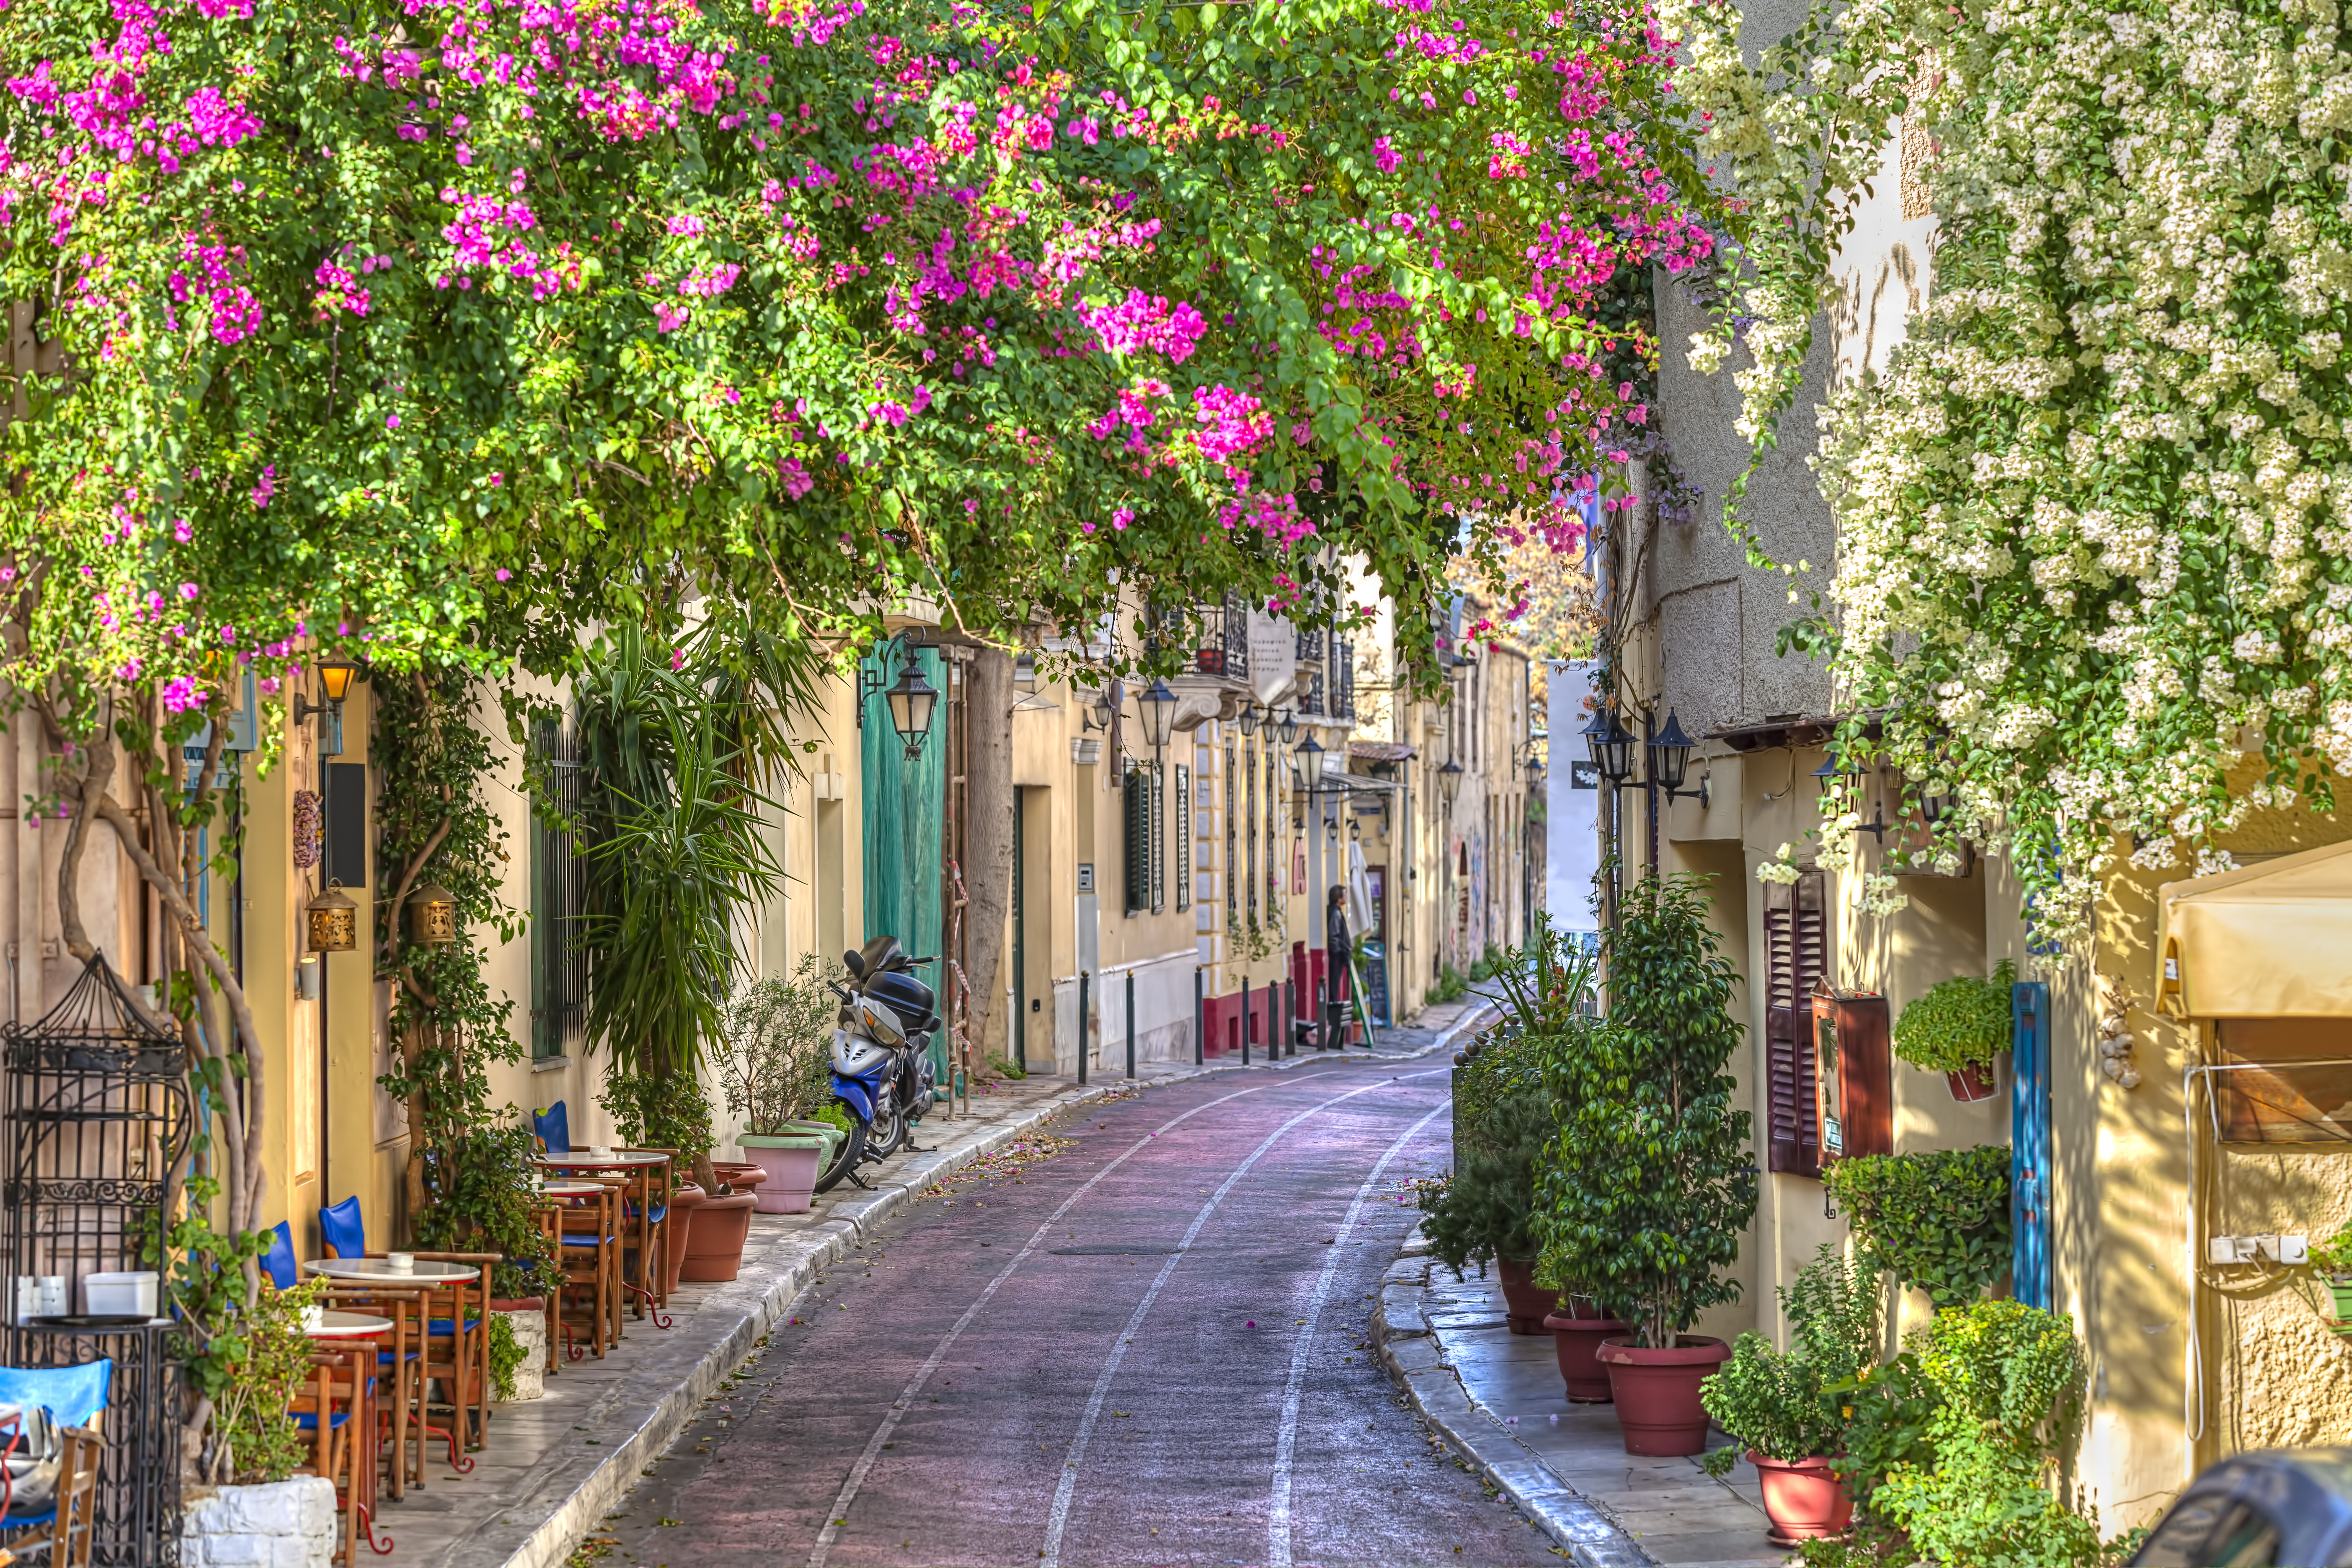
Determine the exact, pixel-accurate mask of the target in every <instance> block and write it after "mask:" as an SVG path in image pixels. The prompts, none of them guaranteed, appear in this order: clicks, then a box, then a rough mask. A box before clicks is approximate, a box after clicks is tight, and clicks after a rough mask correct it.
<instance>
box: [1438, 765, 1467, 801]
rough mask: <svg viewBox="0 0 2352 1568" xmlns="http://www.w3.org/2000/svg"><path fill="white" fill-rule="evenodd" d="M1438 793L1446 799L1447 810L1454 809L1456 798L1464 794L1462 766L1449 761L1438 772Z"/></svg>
mask: <svg viewBox="0 0 2352 1568" xmlns="http://www.w3.org/2000/svg"><path fill="white" fill-rule="evenodd" d="M1437 788H1438V793H1440V794H1441V795H1444V797H1445V809H1446V810H1448V811H1452V810H1453V809H1454V797H1455V796H1457V795H1460V794H1461V793H1462V764H1461V763H1456V762H1451V761H1449V762H1448V763H1446V764H1445V765H1444V767H1442V768H1440V769H1438V770H1437Z"/></svg>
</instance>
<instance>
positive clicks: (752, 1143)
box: [735, 1132, 825, 1214]
mask: <svg viewBox="0 0 2352 1568" xmlns="http://www.w3.org/2000/svg"><path fill="white" fill-rule="evenodd" d="M735 1142H736V1143H737V1144H738V1145H740V1147H741V1149H742V1150H743V1152H745V1153H747V1154H749V1155H751V1158H752V1159H754V1160H756V1161H758V1162H759V1163H760V1168H761V1178H762V1179H763V1180H764V1181H765V1183H766V1185H764V1186H762V1187H761V1189H760V1194H759V1197H760V1212H761V1214H806V1213H808V1211H809V1205H811V1204H812V1203H814V1202H815V1201H816V1196H815V1194H816V1174H817V1172H818V1171H819V1170H821V1169H823V1168H824V1152H825V1141H824V1139H823V1138H820V1137H818V1136H817V1135H816V1134H815V1133H814V1132H787V1133H781V1134H765V1133H752V1132H746V1133H745V1134H743V1136H742V1137H740V1138H738V1139H737V1140H736V1141H735Z"/></svg>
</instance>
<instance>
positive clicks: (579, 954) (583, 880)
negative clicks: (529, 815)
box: [530, 719, 588, 1061]
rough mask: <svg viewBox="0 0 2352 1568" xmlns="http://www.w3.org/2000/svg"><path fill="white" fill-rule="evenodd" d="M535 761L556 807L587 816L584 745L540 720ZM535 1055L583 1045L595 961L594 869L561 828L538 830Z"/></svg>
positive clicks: (534, 856)
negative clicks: (591, 960) (590, 924)
mask: <svg viewBox="0 0 2352 1568" xmlns="http://www.w3.org/2000/svg"><path fill="white" fill-rule="evenodd" d="M531 749H532V752H533V754H534V760H535V762H536V763H537V764H538V765H539V767H540V768H541V770H542V771H543V773H544V774H545V777H546V779H547V788H548V795H549V797H550V805H551V806H552V808H553V811H554V812H555V813H556V814H557V815H559V816H562V817H566V818H576V817H577V816H578V815H579V812H580V783H581V776H582V768H581V763H580V753H579V742H578V741H577V740H576V739H575V738H574V737H573V736H572V733H571V732H570V731H568V730H566V729H565V728H564V727H563V726H562V725H561V724H558V723H557V722H556V721H554V720H551V719H547V720H541V721H540V723H539V724H538V726H537V727H536V730H535V731H534V732H533V734H532V737H531ZM531 864H532V873H533V874H532V878H531V921H530V953H531V984H530V1054H531V1057H532V1058H533V1059H535V1060H540V1061H544V1060H547V1059H549V1058H553V1057H562V1056H569V1055H570V1054H571V1053H572V1048H573V1047H576V1046H579V1045H581V1044H582V1043H583V1037H584V1034H585V1030H586V1024H587V1017H588V955H587V953H586V952H583V950H582V948H581V945H580V941H579V921H580V918H581V916H582V914H583V912H584V910H585V907H586V903H587V897H588V875H587V863H586V862H585V861H584V860H583V859H582V858H581V856H580V853H579V847H578V846H577V845H576V844H575V843H574V842H573V840H572V835H571V834H570V833H568V832H567V831H565V830H564V828H563V826H562V824H561V823H560V822H557V821H554V820H551V818H550V817H548V816H539V817H536V818H535V819H534V820H533V821H532V823H531Z"/></svg>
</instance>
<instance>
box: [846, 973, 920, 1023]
mask: <svg viewBox="0 0 2352 1568" xmlns="http://www.w3.org/2000/svg"><path fill="white" fill-rule="evenodd" d="M862 989H863V990H864V992H865V994H866V999H867V1000H869V1001H874V1002H879V1003H881V1004H882V1005H884V1006H886V1007H887V1008H889V1009H890V1011H891V1012H893V1013H895V1014H897V1015H898V1018H899V1021H900V1022H901V1023H902V1024H903V1025H904V1026H906V1030H907V1033H908V1034H909V1035H919V1034H921V1033H923V1031H925V1030H926V1029H929V1027H931V1020H932V1016H933V1015H932V1011H931V1009H932V1007H933V1006H934V1005H936V1004H937V1001H938V998H937V997H936V996H934V995H933V994H932V993H931V988H930V987H929V986H928V985H926V984H923V983H922V982H921V981H919V980H918V979H916V978H915V977H914V976H913V975H911V974H904V973H898V972H896V971H889V972H886V973H880V974H877V975H876V976H874V978H873V979H871V980H869V981H867V982H866V984H865V985H864V987H863V988H862Z"/></svg>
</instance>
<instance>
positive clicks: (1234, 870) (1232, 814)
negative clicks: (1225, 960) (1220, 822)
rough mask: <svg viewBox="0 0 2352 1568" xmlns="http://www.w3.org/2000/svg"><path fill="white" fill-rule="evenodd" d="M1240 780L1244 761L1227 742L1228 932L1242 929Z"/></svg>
mask: <svg viewBox="0 0 2352 1568" xmlns="http://www.w3.org/2000/svg"><path fill="white" fill-rule="evenodd" d="M1240 782H1241V764H1240V761H1239V759H1238V757H1237V756H1236V754H1235V752H1234V745H1233V742H1230V741H1228V742H1225V934H1226V935H1228V936H1230V935H1232V934H1233V933H1234V932H1235V931H1239V930H1240V929H1241V924H1242V910H1241V896H1242V893H1241V882H1242V879H1241V877H1240V876H1239V875H1238V871H1239V868H1240V866H1241V860H1240V858H1239V857H1238V856H1237V855H1236V854H1235V853H1234V851H1235V850H1236V849H1238V848H1239V847H1240V838H1241V826H1240V815H1239V808H1240V805H1241V798H1242V797H1241V796H1240V795H1239V794H1237V793H1236V789H1237V786H1238V785H1239V784H1240Z"/></svg>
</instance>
